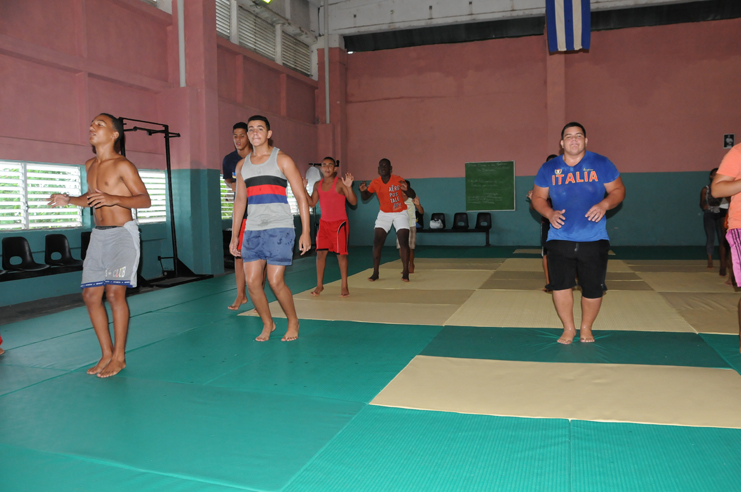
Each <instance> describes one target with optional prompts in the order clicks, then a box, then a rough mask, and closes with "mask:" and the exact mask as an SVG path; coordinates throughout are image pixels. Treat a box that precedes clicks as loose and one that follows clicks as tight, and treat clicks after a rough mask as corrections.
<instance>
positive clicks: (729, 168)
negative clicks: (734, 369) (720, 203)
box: [710, 144, 741, 351]
mask: <svg viewBox="0 0 741 492" xmlns="http://www.w3.org/2000/svg"><path fill="white" fill-rule="evenodd" d="M710 193H711V194H712V195H713V196H714V197H715V198H723V197H731V206H730V207H729V208H728V234H727V235H726V239H728V244H730V245H731V256H732V259H733V273H734V277H735V278H736V282H737V283H738V282H739V279H741V144H739V145H736V146H735V147H732V148H731V150H730V151H729V152H728V153H727V154H726V156H725V157H724V158H723V161H722V162H721V163H720V167H719V168H718V172H717V173H716V174H715V178H713V184H712V185H711V188H710ZM738 313H739V315H738V316H739V317H738V319H739V351H741V300H740V301H739V302H738Z"/></svg>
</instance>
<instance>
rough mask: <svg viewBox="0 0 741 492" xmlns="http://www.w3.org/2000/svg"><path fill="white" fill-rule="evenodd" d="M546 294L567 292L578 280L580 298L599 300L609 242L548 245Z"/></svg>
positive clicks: (567, 242) (602, 288)
mask: <svg viewBox="0 0 741 492" xmlns="http://www.w3.org/2000/svg"><path fill="white" fill-rule="evenodd" d="M546 248H547V249H548V274H549V278H550V281H551V283H549V284H548V286H547V288H548V289H549V290H567V289H572V288H574V287H575V286H576V277H577V276H578V277H579V286H581V294H582V297H585V298H587V299H599V298H601V297H602V295H603V294H604V292H605V291H606V290H607V287H606V286H605V275H606V274H607V255H608V253H609V251H610V241H607V240H605V239H603V240H601V241H592V242H586V243H577V242H573V241H548V242H547V243H546Z"/></svg>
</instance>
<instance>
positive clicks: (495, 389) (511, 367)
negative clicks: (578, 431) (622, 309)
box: [371, 356, 741, 429]
mask: <svg viewBox="0 0 741 492" xmlns="http://www.w3.org/2000/svg"><path fill="white" fill-rule="evenodd" d="M371 404H372V405H380V406H388V407H400V408H412V409H420V410H436V411H444V412H456V413H467V414H479V415H497V416H514V417H532V418H559V419H577V420H591V421H605V422H635V423H645V424H666V425H685V426H698V427H724V428H736V429H739V428H741V412H739V411H738V409H739V408H741V375H739V374H738V373H737V372H736V371H733V370H730V369H711V368H698V367H678V366H652V365H629V364H572V363H544V362H520V361H500V360H480V359H457V358H447V357H428V356H417V357H415V358H414V359H413V360H412V361H411V362H410V363H409V365H407V367H406V368H405V369H404V370H402V371H401V372H400V373H399V374H398V375H397V376H396V378H394V379H393V381H391V383H389V385H388V386H386V388H385V389H384V390H383V391H381V393H379V394H378V396H376V398H375V399H374V400H373V401H372V402H371Z"/></svg>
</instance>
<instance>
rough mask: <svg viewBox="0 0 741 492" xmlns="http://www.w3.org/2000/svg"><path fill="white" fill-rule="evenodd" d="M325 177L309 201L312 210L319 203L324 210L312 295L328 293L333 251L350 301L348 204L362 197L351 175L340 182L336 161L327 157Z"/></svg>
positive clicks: (324, 161) (343, 288) (341, 291)
mask: <svg viewBox="0 0 741 492" xmlns="http://www.w3.org/2000/svg"><path fill="white" fill-rule="evenodd" d="M322 175H323V179H320V180H319V181H317V182H316V183H314V190H313V192H312V193H311V196H310V197H309V207H313V206H315V205H316V204H317V202H319V203H320V206H321V208H322V218H321V220H320V221H319V230H318V231H317V233H316V289H314V290H313V291H312V292H311V295H312V296H314V297H316V296H318V295H319V294H321V293H322V291H323V290H324V267H325V266H326V264H327V253H329V252H330V251H331V252H333V253H336V254H337V262H338V263H339V264H340V277H341V278H342V287H341V290H340V297H348V296H349V295H350V289H349V287H348V285H347V254H348V251H347V243H348V239H349V234H350V232H349V230H348V224H347V210H346V209H345V202H346V201H347V202H350V205H355V204H357V203H358V197H357V196H355V192H354V191H353V189H352V182H353V175H352V174H350V173H347V174H345V177H344V178H342V179H339V176H337V164H336V163H335V160H334V159H333V158H331V157H325V158H324V159H323V160H322ZM304 181H306V180H304ZM306 184H308V181H307V182H306Z"/></svg>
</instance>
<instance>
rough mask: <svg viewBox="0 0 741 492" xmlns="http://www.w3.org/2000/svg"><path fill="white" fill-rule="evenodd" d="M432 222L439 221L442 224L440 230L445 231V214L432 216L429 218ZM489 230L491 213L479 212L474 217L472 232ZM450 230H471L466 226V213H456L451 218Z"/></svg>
mask: <svg viewBox="0 0 741 492" xmlns="http://www.w3.org/2000/svg"><path fill="white" fill-rule="evenodd" d="M433 220H439V221H440V222H442V224H443V227H442V228H443V229H445V214H439V213H435V214H432V215H431V216H430V221H433ZM489 229H491V213H489V212H479V213H478V214H477V215H476V226H475V227H474V228H473V230H476V231H488V230H489ZM450 230H451V231H461V232H463V231H468V230H471V229H470V226H469V225H468V214H467V213H466V212H458V213H456V214H455V215H454V216H453V227H451V228H450Z"/></svg>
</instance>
